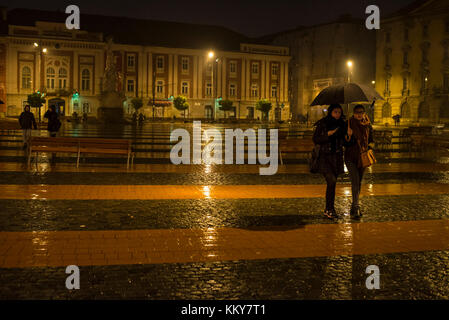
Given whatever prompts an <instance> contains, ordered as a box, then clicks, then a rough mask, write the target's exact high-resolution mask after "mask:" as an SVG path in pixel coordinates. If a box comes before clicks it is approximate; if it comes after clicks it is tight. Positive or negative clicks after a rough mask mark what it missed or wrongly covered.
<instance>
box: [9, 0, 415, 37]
mask: <svg viewBox="0 0 449 320" xmlns="http://www.w3.org/2000/svg"><path fill="white" fill-rule="evenodd" d="M413 1H414V0H333V1H330V0H271V1H266V0H265V1H263V0H262V1H261V0H227V1H221V0H220V1H218V0H209V1H207V0H146V1H143V0H132V1H126V0H108V1H95V0H76V1H74V0H70V1H61V0H45V1H36V0H6V1H3V6H6V7H8V8H30V9H31V8H34V9H41V10H52V11H55V10H58V9H59V10H60V11H64V10H65V7H66V6H67V5H70V4H76V5H78V6H79V7H80V11H81V28H82V21H83V20H82V14H83V12H85V13H94V14H102V15H113V16H128V17H136V18H144V19H153V20H167V21H177V22H188V23H199V24H213V25H221V26H225V27H228V28H230V29H233V30H235V31H238V32H240V33H243V34H245V35H247V36H250V37H257V36H262V35H266V34H270V33H275V32H278V31H283V30H287V29H292V28H296V27H298V26H301V25H302V26H308V25H313V24H318V23H324V22H329V21H332V20H334V19H336V18H338V16H339V15H341V14H345V13H350V14H352V15H353V16H355V17H360V18H363V17H365V16H366V15H365V8H366V7H367V6H368V5H370V4H376V5H378V6H379V7H380V11H381V17H382V15H387V14H390V13H391V12H394V11H396V10H398V9H400V8H401V7H403V6H405V5H408V4H410V3H412V2H413Z"/></svg>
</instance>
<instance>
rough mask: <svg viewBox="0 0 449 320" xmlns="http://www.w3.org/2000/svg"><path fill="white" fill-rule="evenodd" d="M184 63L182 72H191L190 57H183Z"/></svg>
mask: <svg viewBox="0 0 449 320" xmlns="http://www.w3.org/2000/svg"><path fill="white" fill-rule="evenodd" d="M181 65H182V72H184V73H188V72H189V58H187V57H183V58H182V60H181Z"/></svg>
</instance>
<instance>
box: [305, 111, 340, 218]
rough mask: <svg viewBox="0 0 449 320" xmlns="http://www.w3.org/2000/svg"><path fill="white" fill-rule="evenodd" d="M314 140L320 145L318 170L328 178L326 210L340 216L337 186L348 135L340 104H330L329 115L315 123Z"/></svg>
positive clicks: (333, 216)
mask: <svg viewBox="0 0 449 320" xmlns="http://www.w3.org/2000/svg"><path fill="white" fill-rule="evenodd" d="M314 126H315V127H316V128H315V132H314V134H313V142H314V143H315V144H318V145H320V152H319V156H318V172H319V173H321V174H323V176H324V178H325V179H326V183H327V188H326V210H325V211H324V215H325V216H326V217H328V218H330V219H334V218H338V215H337V212H336V211H335V207H334V202H335V188H336V185H337V178H338V176H339V175H341V174H343V173H344V164H343V145H344V141H345V135H346V127H345V116H344V114H343V109H342V107H341V106H340V105H339V104H332V105H330V106H329V109H328V112H327V116H326V117H324V118H322V119H321V120H319V121H318V122H317V123H315V125H314Z"/></svg>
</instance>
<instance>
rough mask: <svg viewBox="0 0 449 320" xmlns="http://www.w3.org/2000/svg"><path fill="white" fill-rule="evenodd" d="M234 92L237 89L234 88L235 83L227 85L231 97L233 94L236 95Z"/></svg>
mask: <svg viewBox="0 0 449 320" xmlns="http://www.w3.org/2000/svg"><path fill="white" fill-rule="evenodd" d="M236 92H237V90H236V86H235V84H233V83H231V84H230V85H229V95H230V96H231V97H235V96H236Z"/></svg>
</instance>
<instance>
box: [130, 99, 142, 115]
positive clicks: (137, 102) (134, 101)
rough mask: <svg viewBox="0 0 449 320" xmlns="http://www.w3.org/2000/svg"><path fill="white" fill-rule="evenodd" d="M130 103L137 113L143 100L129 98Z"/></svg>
mask: <svg viewBox="0 0 449 320" xmlns="http://www.w3.org/2000/svg"><path fill="white" fill-rule="evenodd" d="M131 104H132V105H133V108H134V109H135V110H136V112H137V113H138V112H139V109H140V108H142V107H143V100H142V98H133V99H132V100H131Z"/></svg>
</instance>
